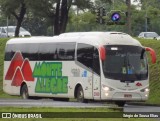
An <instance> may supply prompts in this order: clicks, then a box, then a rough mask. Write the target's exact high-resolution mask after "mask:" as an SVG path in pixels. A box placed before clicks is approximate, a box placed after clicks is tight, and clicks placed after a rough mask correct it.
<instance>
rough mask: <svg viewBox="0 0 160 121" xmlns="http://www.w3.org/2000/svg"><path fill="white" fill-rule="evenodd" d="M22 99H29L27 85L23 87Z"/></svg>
mask: <svg viewBox="0 0 160 121" xmlns="http://www.w3.org/2000/svg"><path fill="white" fill-rule="evenodd" d="M21 97H22V98H23V99H29V93H28V87H27V85H26V84H25V85H23V86H22V88H21Z"/></svg>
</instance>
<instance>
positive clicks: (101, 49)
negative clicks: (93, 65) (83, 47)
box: [99, 46, 106, 61]
mask: <svg viewBox="0 0 160 121" xmlns="http://www.w3.org/2000/svg"><path fill="white" fill-rule="evenodd" d="M99 51H100V59H101V60H102V61H104V60H105V59H106V49H105V48H104V47H103V46H101V47H100V48H99Z"/></svg>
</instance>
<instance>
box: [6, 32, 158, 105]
mask: <svg viewBox="0 0 160 121" xmlns="http://www.w3.org/2000/svg"><path fill="white" fill-rule="evenodd" d="M146 51H149V52H150V54H151V57H152V62H153V63H155V62H156V55H155V51H154V50H153V49H151V48H149V47H144V46H142V45H141V44H140V43H139V41H137V40H135V39H134V38H132V37H131V36H129V35H128V34H125V33H121V32H78V33H76V32H75V33H64V34H61V35H59V36H54V37H31V38H14V39H11V40H9V41H8V42H7V44H6V48H5V61H4V79H3V80H4V81H3V90H4V92H6V93H8V94H10V95H21V96H22V97H23V98H24V99H26V98H28V97H32V96H33V97H53V98H55V99H63V100H68V99H69V98H76V99H77V100H78V101H79V102H86V101H88V100H103V101H114V102H116V104H118V105H119V106H123V105H124V104H125V102H126V101H145V100H147V98H148V95H149V72H148V69H149V68H148V62H147V57H146Z"/></svg>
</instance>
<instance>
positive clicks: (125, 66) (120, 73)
mask: <svg viewBox="0 0 160 121" xmlns="http://www.w3.org/2000/svg"><path fill="white" fill-rule="evenodd" d="M112 48H117V49H116V50H115V49H113V50H112ZM106 51H107V52H106V53H107V55H106V60H105V61H103V71H104V75H105V77H106V78H111V79H116V80H128V81H129V80H143V79H147V78H148V67H147V60H146V55H145V54H144V51H143V49H142V48H141V47H137V46H124V45H123V46H121V45H116V46H111V45H110V46H106ZM142 56H143V57H142Z"/></svg>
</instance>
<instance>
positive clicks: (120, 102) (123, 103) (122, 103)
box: [115, 101, 126, 107]
mask: <svg viewBox="0 0 160 121" xmlns="http://www.w3.org/2000/svg"><path fill="white" fill-rule="evenodd" d="M115 103H116V105H118V107H124V105H125V103H126V102H125V101H117V102H115Z"/></svg>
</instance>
